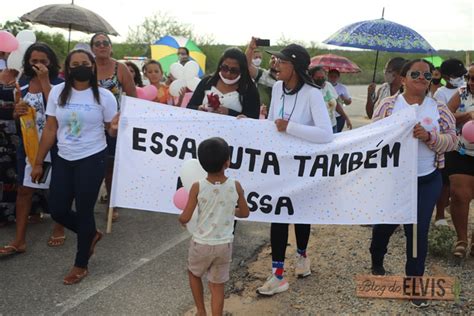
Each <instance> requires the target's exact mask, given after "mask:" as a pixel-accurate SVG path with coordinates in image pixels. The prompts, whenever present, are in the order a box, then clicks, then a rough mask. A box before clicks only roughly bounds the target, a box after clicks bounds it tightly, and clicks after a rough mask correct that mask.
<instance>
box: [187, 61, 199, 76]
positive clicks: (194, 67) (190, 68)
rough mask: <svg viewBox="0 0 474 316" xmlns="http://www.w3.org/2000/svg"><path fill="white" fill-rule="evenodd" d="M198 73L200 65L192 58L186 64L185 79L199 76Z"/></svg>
mask: <svg viewBox="0 0 474 316" xmlns="http://www.w3.org/2000/svg"><path fill="white" fill-rule="evenodd" d="M198 74H199V65H198V63H197V62H195V61H194V60H190V61H188V62H187V63H186V64H185V65H184V79H186V80H188V79H192V78H194V77H197V76H198Z"/></svg>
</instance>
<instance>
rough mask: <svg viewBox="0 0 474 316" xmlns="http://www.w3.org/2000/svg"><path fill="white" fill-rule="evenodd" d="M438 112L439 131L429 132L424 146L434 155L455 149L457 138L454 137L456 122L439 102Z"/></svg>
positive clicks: (446, 108) (451, 114)
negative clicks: (434, 153)
mask: <svg viewBox="0 0 474 316" xmlns="http://www.w3.org/2000/svg"><path fill="white" fill-rule="evenodd" d="M437 103H438V111H439V120H438V122H439V129H440V131H439V132H438V131H430V132H429V135H430V137H429V139H428V141H426V142H425V143H426V145H427V146H428V147H429V148H430V149H431V150H433V151H434V152H436V153H444V152H447V151H452V150H455V149H456V146H457V143H458V137H457V135H456V120H455V118H454V115H453V113H451V111H450V110H449V109H448V107H447V106H446V105H445V104H443V103H440V102H437Z"/></svg>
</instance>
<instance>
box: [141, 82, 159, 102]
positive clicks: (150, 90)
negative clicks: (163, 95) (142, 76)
mask: <svg viewBox="0 0 474 316" xmlns="http://www.w3.org/2000/svg"><path fill="white" fill-rule="evenodd" d="M143 91H144V93H145V99H146V100H150V101H153V100H155V99H156V97H157V96H158V89H157V88H156V87H155V86H153V85H148V86H145V87H143Z"/></svg>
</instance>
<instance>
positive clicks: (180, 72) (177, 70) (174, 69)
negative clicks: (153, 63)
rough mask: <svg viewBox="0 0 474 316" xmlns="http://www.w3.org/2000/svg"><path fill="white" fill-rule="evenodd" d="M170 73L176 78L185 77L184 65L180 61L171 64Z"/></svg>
mask: <svg viewBox="0 0 474 316" xmlns="http://www.w3.org/2000/svg"><path fill="white" fill-rule="evenodd" d="M170 73H171V75H172V76H173V77H174V78H175V79H184V67H183V65H181V64H180V63H174V64H171V66H170Z"/></svg>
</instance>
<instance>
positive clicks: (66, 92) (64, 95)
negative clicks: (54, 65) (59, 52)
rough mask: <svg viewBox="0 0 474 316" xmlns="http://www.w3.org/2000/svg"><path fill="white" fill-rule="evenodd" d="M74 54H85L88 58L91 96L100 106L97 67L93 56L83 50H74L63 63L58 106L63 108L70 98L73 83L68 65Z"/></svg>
mask: <svg viewBox="0 0 474 316" xmlns="http://www.w3.org/2000/svg"><path fill="white" fill-rule="evenodd" d="M74 54H86V55H87V57H88V58H89V61H90V62H91V64H92V74H93V75H92V77H91V79H90V80H89V84H90V87H91V89H92V94H93V95H94V99H95V100H96V101H97V103H99V104H100V94H99V84H98V83H97V65H96V63H95V59H94V56H92V54H91V53H90V52H89V51H87V50H84V49H76V50H73V51H71V52H70V53H69V54H68V55H67V57H66V61H65V62H64V89H63V91H61V94H60V95H59V105H60V106H64V105H65V104H66V103H67V102H68V101H69V98H70V97H71V90H72V86H73V83H74V79H72V78H71V67H70V66H69V63H70V62H71V58H72V56H73V55H74Z"/></svg>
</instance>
